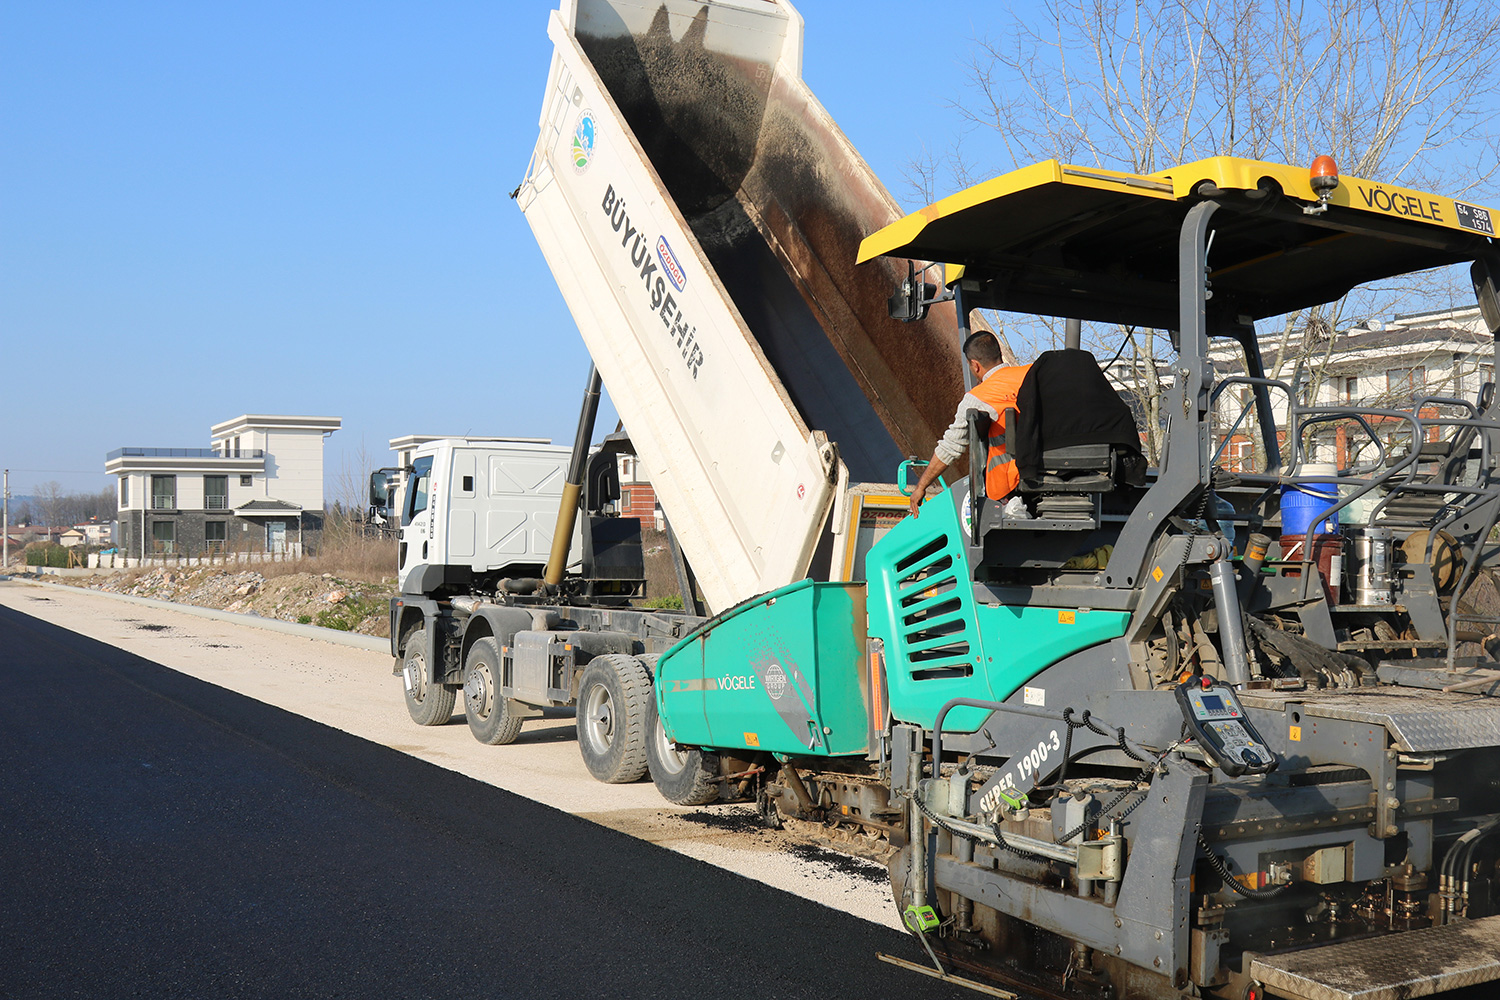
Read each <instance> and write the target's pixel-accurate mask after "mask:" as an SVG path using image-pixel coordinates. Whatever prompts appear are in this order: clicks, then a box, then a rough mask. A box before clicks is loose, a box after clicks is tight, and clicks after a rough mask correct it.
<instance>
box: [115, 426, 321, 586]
mask: <svg viewBox="0 0 1500 1000" xmlns="http://www.w3.org/2000/svg"><path fill="white" fill-rule="evenodd" d="M342 424H343V421H342V419H341V418H339V417H312V416H291V415H288V416H280V415H269V414H249V413H247V414H245V415H243V416H239V417H235V418H234V419H233V420H226V421H224V422H223V423H220V424H215V425H214V426H213V427H212V428H210V430H209V436H210V445H209V447H207V448H116V449H115V450H114V451H112V452H110V453H109V454H108V455H107V456H106V457H105V464H104V471H105V472H107V473H109V474H110V475H113V476H116V477H118V496H119V522H120V547H121V548H122V549H123V550H124V552H125V554H126V555H127V556H129V557H131V558H140V557H141V556H143V555H146V556H150V555H186V556H199V555H205V554H212V553H215V552H245V551H250V552H261V551H264V552H272V553H282V554H297V553H301V552H312V551H315V550H316V548H317V545H318V541H319V539H320V538H321V536H322V531H323V510H324V507H323V444H324V441H325V440H326V439H327V437H328V435H330V434H332V433H333V432H334V431H336V430H338V429H339V427H340V426H342Z"/></svg>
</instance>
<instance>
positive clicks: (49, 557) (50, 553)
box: [26, 542, 69, 569]
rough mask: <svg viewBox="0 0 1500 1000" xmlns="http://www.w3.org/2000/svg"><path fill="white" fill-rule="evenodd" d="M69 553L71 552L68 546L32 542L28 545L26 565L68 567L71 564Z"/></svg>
mask: <svg viewBox="0 0 1500 1000" xmlns="http://www.w3.org/2000/svg"><path fill="white" fill-rule="evenodd" d="M68 555H69V552H68V549H67V547H66V546H63V545H51V544H49V543H47V542H32V543H31V544H30V545H28V546H26V565H28V566H48V567H51V568H52V569H66V568H67V567H68V565H69V564H68Z"/></svg>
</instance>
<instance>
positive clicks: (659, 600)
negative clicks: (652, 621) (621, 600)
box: [641, 594, 682, 611]
mask: <svg viewBox="0 0 1500 1000" xmlns="http://www.w3.org/2000/svg"><path fill="white" fill-rule="evenodd" d="M641 607H643V608H658V609H660V610H662V611H681V610H682V595H681V594H668V595H666V596H665V597H653V598H651V600H649V601H643V602H641Z"/></svg>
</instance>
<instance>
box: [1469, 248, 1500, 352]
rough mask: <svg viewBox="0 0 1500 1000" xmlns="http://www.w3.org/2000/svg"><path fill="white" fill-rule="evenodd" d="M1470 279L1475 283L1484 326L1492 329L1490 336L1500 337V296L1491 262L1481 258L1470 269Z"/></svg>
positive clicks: (1476, 296) (1475, 295)
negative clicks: (1497, 292)
mask: <svg viewBox="0 0 1500 1000" xmlns="http://www.w3.org/2000/svg"><path fill="white" fill-rule="evenodd" d="M1469 277H1470V278H1472V279H1473V281H1474V297H1475V298H1477V299H1478V300H1479V314H1480V315H1481V316H1483V317H1484V325H1485V326H1487V327H1489V328H1490V336H1492V337H1500V294H1496V292H1495V273H1494V272H1493V271H1491V270H1490V265H1489V261H1487V260H1485V259H1483V258H1480V259H1479V260H1476V261H1475V262H1474V265H1473V266H1472V267H1470V268H1469Z"/></svg>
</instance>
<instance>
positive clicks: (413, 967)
mask: <svg viewBox="0 0 1500 1000" xmlns="http://www.w3.org/2000/svg"><path fill="white" fill-rule="evenodd" d="M0 644H3V645H0V648H3V649H4V650H5V658H4V661H3V666H0V683H3V688H0V690H3V692H4V694H3V696H0V998H3V1000H21V998H31V997H48V998H52V997H90V998H95V997H131V996H140V997H152V998H165V997H192V998H215V1000H219V998H226V997H241V996H244V997H277V998H282V997H380V998H389V1000H401V998H416V997H449V996H451V997H465V998H471V997H677V996H680V997H691V998H694V1000H703V998H725V997H756V998H775V997H817V998H820V1000H821V998H829V997H861V998H864V997H869V996H881V995H893V994H900V995H902V996H903V997H909V998H915V997H924V996H942V997H952V996H963V995H971V994H966V993H965V992H964V991H961V990H957V989H955V988H952V987H948V986H945V985H944V984H941V983H937V982H934V981H931V980H928V979H925V978H922V977H919V976H916V975H914V974H911V973H908V972H903V971H900V970H897V969H893V968H891V967H890V966H886V965H882V964H881V963H879V962H877V961H876V959H875V953H876V952H877V951H889V952H894V953H896V954H901V955H908V956H909V955H911V953H912V951H913V947H912V942H911V941H910V940H909V939H903V937H902V936H901V935H900V934H899V933H898V932H896V931H892V930H888V929H886V928H882V927H880V926H877V925H875V924H872V923H869V922H867V921H864V920H858V919H854V918H851V917H847V916H844V915H842V914H840V913H838V912H836V911H834V910H830V909H828V908H826V907H823V906H820V905H818V904H816V903H812V902H808V901H806V900H803V899H800V898H798V897H796V896H793V895H791V894H788V893H785V892H781V891H779V890H776V889H772V888H769V887H767V886H765V885H762V884H760V883H758V882H754V881H751V880H748V879H744V878H741V877H739V876H737V875H735V874H733V873H732V872H727V871H724V870H722V869H719V868H715V867H712V866H710V865H706V864H703V863H700V862H698V861H694V860H692V859H690V858H686V857H683V856H682V855H679V854H676V853H673V852H670V851H667V850H663V849H661V848H658V847H655V846H653V845H651V844H647V843H644V842H642V841H639V840H636V839H634V838H631V837H628V836H626V835H624V834H620V833H617V832H614V831H611V830H608V829H605V828H603V827H599V826H596V825H594V824H592V823H589V822H588V821H586V820H582V819H578V818H576V817H573V816H570V815H568V814H566V813H562V812H560V811H557V810H554V809H551V808H548V807H546V806H543V805H539V804H537V803H535V802H532V801H530V800H529V799H525V798H521V797H519V796H516V795H513V794H511V793H509V792H506V791H503V790H501V789H498V788H494V787H492V786H490V785H486V784H483V783H481V782H477V781H474V780H472V779H470V778H467V777H464V776H462V775H459V774H456V773H454V772H452V771H448V770H444V769H442V768H439V767H435V766H433V765H431V764H427V763H425V762H423V761H420V760H417V759H414V758H412V757H410V756H407V755H405V754H402V753H399V752H397V751H394V750H391V749H388V748H386V747H382V746H379V745H377V744H374V743H371V742H367V741H365V740H361V739H359V738H357V737H353V736H349V735H347V734H345V733H342V732H339V731H337V730H334V729H331V728H328V727H326V726H323V725H321V724H319V723H316V722H312V721H309V720H307V719H304V718H302V717H300V716H297V715H293V714H290V713H288V712H285V711H282V710H281V709H278V708H274V707H271V706H268V705H265V704H263V703H261V702H257V701H254V700H251V699H248V698H245V697H243V696H241V695H238V694H235V693H233V692H230V691H227V690H225V689H222V688H219V687H215V686H213V685H211V684H207V683H204V682H202V681H199V680H196V679H194V678H191V677H188V676H185V675H183V674H180V673H177V672H176V671H173V670H169V669H167V668H165V667H161V666H158V665H156V664H154V663H151V662H150V661H148V660H145V659H142V658H140V657H138V656H135V655H133V654H130V653H127V652H124V651H122V650H119V649H116V648H114V647H112V646H108V645H105V644H102V643H99V642H95V641H93V640H91V639H88V638H85V637H83V636H80V635H78V634H76V633H73V632H69V631H66V630H64V629H60V628H57V627H55V626H53V625H49V624H46V623H44V622H41V621H39V620H37V619H35V618H31V617H28V616H26V615H24V614H21V613H19V612H16V611H13V610H11V609H8V608H0Z"/></svg>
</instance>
